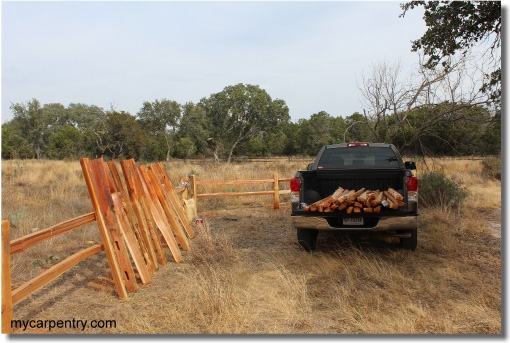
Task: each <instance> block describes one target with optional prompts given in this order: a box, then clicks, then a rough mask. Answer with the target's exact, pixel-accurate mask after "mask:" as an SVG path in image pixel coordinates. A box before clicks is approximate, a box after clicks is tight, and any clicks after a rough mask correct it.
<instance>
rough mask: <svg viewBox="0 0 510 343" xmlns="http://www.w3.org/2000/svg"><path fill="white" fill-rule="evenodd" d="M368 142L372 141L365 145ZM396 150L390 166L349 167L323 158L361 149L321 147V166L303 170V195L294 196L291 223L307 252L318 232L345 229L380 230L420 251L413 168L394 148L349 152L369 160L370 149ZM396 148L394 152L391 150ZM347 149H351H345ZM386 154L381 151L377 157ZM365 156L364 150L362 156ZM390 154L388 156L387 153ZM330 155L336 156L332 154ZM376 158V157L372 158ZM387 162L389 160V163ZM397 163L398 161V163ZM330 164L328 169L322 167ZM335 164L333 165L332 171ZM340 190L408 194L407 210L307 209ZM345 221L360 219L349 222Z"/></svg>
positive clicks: (378, 146) (405, 198)
mask: <svg viewBox="0 0 510 343" xmlns="http://www.w3.org/2000/svg"><path fill="white" fill-rule="evenodd" d="M366 144H368V143H366ZM383 148H386V150H384V151H389V152H390V153H391V152H393V153H394V156H395V157H390V161H392V162H393V163H392V165H391V166H386V165H384V164H383V165H381V166H379V165H377V164H374V165H368V166H367V165H360V166H357V165H356V166H354V165H347V166H345V167H343V166H336V168H334V167H335V166H334V165H332V163H334V162H331V163H330V164H329V165H328V164H326V163H321V157H322V155H323V154H324V151H325V150H326V149H356V148H355V147H354V148H350V147H348V146H347V145H346V144H343V145H334V146H326V147H324V148H323V149H321V152H319V155H318V156H317V158H316V162H315V163H314V164H313V165H311V167H310V168H309V169H311V170H306V171H298V172H297V173H296V178H299V185H300V187H299V197H297V196H296V195H297V194H296V193H294V196H293V200H292V213H291V220H292V223H293V225H294V227H295V228H296V229H297V230H298V241H299V243H300V244H301V245H302V246H303V247H304V248H305V249H306V250H312V249H314V248H315V241H316V238H317V235H318V230H341V231H360V230H362V231H365V232H370V231H374V232H375V231H377V232H383V231H384V232H386V233H388V234H392V235H394V236H397V237H400V238H401V242H403V246H404V247H405V248H409V249H415V248H416V241H417V239H416V237H417V216H418V211H417V199H416V196H415V195H413V196H411V197H410V196H409V194H410V193H409V192H408V180H409V178H410V177H414V176H413V174H412V172H411V170H409V169H407V168H406V166H405V165H404V163H403V162H402V159H401V157H400V155H399V154H398V152H397V151H396V149H395V148H394V147H393V146H391V145H389V144H372V143H371V145H370V148H368V147H365V148H364V149H363V150H361V149H359V150H349V151H353V152H356V153H357V152H360V154H356V156H369V155H370V151H371V149H383ZM389 149H391V150H389ZM345 151H347V150H345ZM380 151H383V150H378V152H377V153H379V152H380ZM361 152H363V153H362V154H361ZM385 153H387V152H385ZM329 154H330V155H331V152H329ZM372 160H373V158H372ZM386 160H388V159H386ZM395 162H398V163H395ZM323 165H327V166H328V167H323ZM332 166H333V167H332ZM339 187H342V188H344V189H349V190H359V189H361V188H365V189H368V190H374V191H375V190H379V191H385V190H388V189H389V188H393V189H394V190H396V191H397V192H398V193H400V194H401V195H402V196H403V202H404V204H405V205H404V206H403V207H399V208H398V209H390V208H387V207H382V208H381V211H380V213H373V212H372V213H370V212H361V213H355V212H352V213H346V211H345V210H344V211H332V212H319V211H304V210H303V208H304V207H306V206H307V205H310V204H312V203H315V202H317V201H319V200H321V199H324V198H326V197H328V196H330V195H331V194H333V193H334V192H335V190H337V189H338V188H339ZM346 218H361V219H359V220H350V219H347V220H346Z"/></svg>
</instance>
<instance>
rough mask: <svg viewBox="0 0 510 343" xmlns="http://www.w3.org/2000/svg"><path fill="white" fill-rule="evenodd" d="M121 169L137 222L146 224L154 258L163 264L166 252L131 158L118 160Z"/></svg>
mask: <svg viewBox="0 0 510 343" xmlns="http://www.w3.org/2000/svg"><path fill="white" fill-rule="evenodd" d="M120 164H121V167H122V171H123V172H124V178H125V180H126V184H127V188H128V193H129V197H130V199H131V202H132V204H133V208H134V210H135V213H136V216H137V217H138V218H139V223H140V224H141V225H143V226H146V229H147V233H148V235H149V241H150V242H151V244H152V246H153V248H154V250H155V253H156V259H157V260H158V262H159V264H161V265H165V264H166V263H167V259H166V253H165V251H164V250H163V247H162V246H161V240H160V239H159V235H158V233H157V224H156V222H155V220H154V217H153V215H152V213H151V211H150V209H149V205H148V202H149V199H147V198H146V197H145V195H144V190H143V188H142V184H141V180H140V178H139V177H138V173H137V172H136V165H135V161H134V160H133V159H130V160H124V161H121V162H120ZM156 266H157V265H156Z"/></svg>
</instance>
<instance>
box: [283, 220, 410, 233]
mask: <svg viewBox="0 0 510 343" xmlns="http://www.w3.org/2000/svg"><path fill="white" fill-rule="evenodd" d="M291 221H292V225H293V226H294V228H296V229H315V230H338V231H342V230H370V231H390V230H408V229H416V228H417V227H418V217H416V216H408V217H383V218H381V219H380V220H379V222H378V223H377V225H375V226H374V227H359V226H355V225H353V226H350V227H341V228H337V227H332V226H330V225H329V223H328V221H327V220H326V218H324V217H309V216H292V217H291Z"/></svg>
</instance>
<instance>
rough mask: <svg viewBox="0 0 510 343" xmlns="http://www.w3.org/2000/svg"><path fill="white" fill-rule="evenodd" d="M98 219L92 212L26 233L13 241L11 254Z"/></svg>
mask: <svg viewBox="0 0 510 343" xmlns="http://www.w3.org/2000/svg"><path fill="white" fill-rule="evenodd" d="M95 221H96V214H95V213H94V212H90V213H87V214H84V215H82V216H79V217H76V218H73V219H69V220H67V221H65V222H62V223H59V224H57V225H54V226H52V227H50V228H47V229H44V230H40V231H37V232H34V233H32V234H30V235H26V236H23V237H20V238H17V239H15V240H13V241H12V242H11V254H13V255H14V254H19V253H21V252H23V251H25V249H27V248H30V247H31V246H34V245H36V244H39V243H41V242H44V241H45V240H47V239H50V238H54V237H56V236H58V235H61V234H64V233H66V232H69V231H72V230H74V229H77V228H79V227H81V226H84V225H87V224H90V223H93V222H95Z"/></svg>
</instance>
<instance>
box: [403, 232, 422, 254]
mask: <svg viewBox="0 0 510 343" xmlns="http://www.w3.org/2000/svg"><path fill="white" fill-rule="evenodd" d="M401 232H402V233H410V234H411V237H409V238H402V237H401V238H400V247H401V248H402V249H406V250H416V247H417V246H418V229H411V230H404V231H401Z"/></svg>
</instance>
